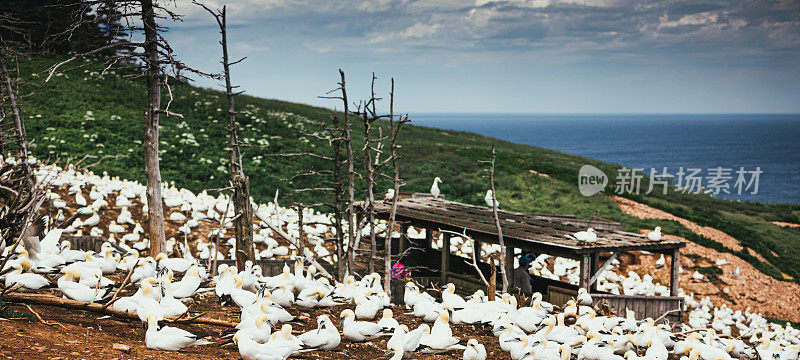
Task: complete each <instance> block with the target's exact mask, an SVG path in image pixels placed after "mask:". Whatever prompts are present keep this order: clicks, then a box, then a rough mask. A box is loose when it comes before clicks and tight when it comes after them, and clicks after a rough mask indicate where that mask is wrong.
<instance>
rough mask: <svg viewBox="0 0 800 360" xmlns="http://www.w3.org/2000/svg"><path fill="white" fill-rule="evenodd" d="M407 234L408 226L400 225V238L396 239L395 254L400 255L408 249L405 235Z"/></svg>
mask: <svg viewBox="0 0 800 360" xmlns="http://www.w3.org/2000/svg"><path fill="white" fill-rule="evenodd" d="M407 233H408V225H406V224H400V237H399V238H398V239H397V254H398V255H399V254H402V253H403V252H404V251H406V249H408V241H407V237H406V234H407Z"/></svg>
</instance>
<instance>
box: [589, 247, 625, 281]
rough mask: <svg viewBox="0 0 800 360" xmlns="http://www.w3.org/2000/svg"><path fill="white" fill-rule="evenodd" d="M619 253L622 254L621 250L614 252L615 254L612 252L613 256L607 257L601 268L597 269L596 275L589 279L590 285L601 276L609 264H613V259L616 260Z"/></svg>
mask: <svg viewBox="0 0 800 360" xmlns="http://www.w3.org/2000/svg"><path fill="white" fill-rule="evenodd" d="M619 254H620V252H614V253H613V254H611V257H609V258H608V259H607V260H606V261H605V262H604V263H603V265H602V266H600V268H599V269H597V271H596V272H595V273H594V275H592V277H591V278H590V279H589V285H590V286H591V285H592V284H594V283H595V282H596V281H597V278H598V277H599V276H600V274H602V273H603V271H605V270H606V267H608V265H611V262H612V261H614V259H616V258H617V256H619Z"/></svg>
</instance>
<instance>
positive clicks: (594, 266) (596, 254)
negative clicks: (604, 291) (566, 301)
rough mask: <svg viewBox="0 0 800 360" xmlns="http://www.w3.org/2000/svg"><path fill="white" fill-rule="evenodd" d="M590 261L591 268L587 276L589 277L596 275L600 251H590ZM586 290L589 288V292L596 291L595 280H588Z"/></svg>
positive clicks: (598, 267)
mask: <svg viewBox="0 0 800 360" xmlns="http://www.w3.org/2000/svg"><path fill="white" fill-rule="evenodd" d="M591 263H592V266H591V270H589V276H590V277H591V276H594V275H596V274H597V271H598V270H599V269H600V253H599V252H596V251H595V252H593V253H592V259H591ZM588 290H589V292H590V293H593V292H597V281H595V282H591V281H590V284H589V289H588Z"/></svg>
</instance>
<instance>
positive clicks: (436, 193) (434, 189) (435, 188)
mask: <svg viewBox="0 0 800 360" xmlns="http://www.w3.org/2000/svg"><path fill="white" fill-rule="evenodd" d="M440 182H442V179H440V178H439V177H438V176H437V177H435V178H434V179H433V185H432V186H431V195H433V197H434V198H438V197H439V194H440V193H441V192H440V191H439V183H440Z"/></svg>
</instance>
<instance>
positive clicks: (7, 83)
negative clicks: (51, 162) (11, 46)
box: [0, 48, 34, 190]
mask: <svg viewBox="0 0 800 360" xmlns="http://www.w3.org/2000/svg"><path fill="white" fill-rule="evenodd" d="M7 50H8V49H7V48H4V49H2V50H1V51H0V69H1V70H2V72H3V73H2V77H3V78H2V81H3V83H4V84H3V85H4V86H3V90H4V93H5V94H4V96H3V97H2V100H4V101H2V103H7V104H8V107H9V108H10V113H11V116H12V117H13V119H14V141H15V142H16V148H17V154H16V155H17V157H18V160H21V163H20V166H21V167H22V170H23V175H24V179H25V185H26V186H27V187H28V189H29V190H32V189H33V185H34V179H33V173H32V172H31V167H30V165H29V164H28V141H27V135H26V134H25V122H24V121H23V120H22V112H21V110H20V107H19V103H18V102H17V94H16V93H17V86H15V83H14V79H13V78H12V77H11V73H10V72H9V69H8V67H7V66H6V59H5V54H4V52H6V51H7ZM3 115H4V117H5V109H4V110H3ZM3 130H4V129H0V131H3Z"/></svg>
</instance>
